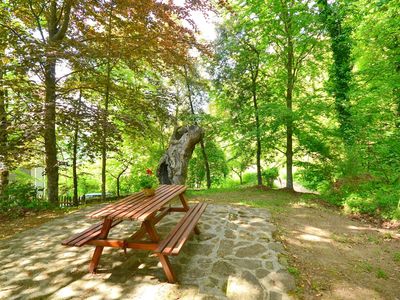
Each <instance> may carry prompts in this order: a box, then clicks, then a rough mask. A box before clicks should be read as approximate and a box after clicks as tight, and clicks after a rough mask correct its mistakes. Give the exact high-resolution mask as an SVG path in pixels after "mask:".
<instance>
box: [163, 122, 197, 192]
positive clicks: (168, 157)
mask: <svg viewBox="0 0 400 300" xmlns="http://www.w3.org/2000/svg"><path fill="white" fill-rule="evenodd" d="M202 137H203V130H202V129H201V128H200V127H199V126H197V125H192V126H183V127H178V128H175V130H174V133H173V134H172V137H171V140H170V142H169V146H168V149H167V151H166V153H165V154H164V155H163V157H162V158H161V160H160V163H159V165H158V168H157V176H158V179H159V181H160V183H161V184H185V182H186V178H187V170H188V165H189V160H190V158H191V157H192V154H193V150H194V148H195V146H196V144H197V143H198V142H200V140H201V138H202Z"/></svg>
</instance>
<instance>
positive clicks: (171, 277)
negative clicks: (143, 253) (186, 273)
mask: <svg viewBox="0 0 400 300" xmlns="http://www.w3.org/2000/svg"><path fill="white" fill-rule="evenodd" d="M157 256H158V258H159V259H160V262H161V265H162V267H163V269H164V272H165V275H166V276H167V279H168V282H169V283H175V282H176V276H175V274H174V270H173V269H172V266H171V263H170V262H169V259H168V257H167V256H165V255H163V254H157Z"/></svg>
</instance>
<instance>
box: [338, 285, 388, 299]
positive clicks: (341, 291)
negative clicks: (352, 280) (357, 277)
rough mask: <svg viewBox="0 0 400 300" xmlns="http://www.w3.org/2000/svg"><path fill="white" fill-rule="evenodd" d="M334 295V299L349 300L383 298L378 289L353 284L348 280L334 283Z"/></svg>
mask: <svg viewBox="0 0 400 300" xmlns="http://www.w3.org/2000/svg"><path fill="white" fill-rule="evenodd" d="M332 296H333V297H332V298H333V299H347V300H359V299H374V300H378V299H383V298H382V297H381V296H380V295H379V294H378V293H377V292H376V291H374V290H372V289H369V288H365V287H361V286H357V285H351V284H349V283H348V282H336V283H333V286H332Z"/></svg>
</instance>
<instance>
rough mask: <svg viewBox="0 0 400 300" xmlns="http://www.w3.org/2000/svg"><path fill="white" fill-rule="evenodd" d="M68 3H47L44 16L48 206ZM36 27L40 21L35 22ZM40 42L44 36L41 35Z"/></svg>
mask: <svg viewBox="0 0 400 300" xmlns="http://www.w3.org/2000/svg"><path fill="white" fill-rule="evenodd" d="M71 7H72V1H71V0H65V1H64V2H63V3H62V5H60V6H57V1H55V0H53V1H50V5H49V8H50V10H49V12H48V14H47V16H46V19H47V29H48V38H47V46H48V51H47V53H46V58H45V62H44V78H45V81H44V85H45V89H46V95H45V101H44V148H45V155H46V175H47V198H48V200H49V202H50V203H52V204H54V205H58V161H57V144H56V64H57V52H56V50H57V49H59V48H60V42H61V41H62V40H63V39H64V37H65V33H66V31H67V29H68V25H69V18H70V13H71ZM37 21H38V24H40V20H37ZM43 42H45V41H44V36H43Z"/></svg>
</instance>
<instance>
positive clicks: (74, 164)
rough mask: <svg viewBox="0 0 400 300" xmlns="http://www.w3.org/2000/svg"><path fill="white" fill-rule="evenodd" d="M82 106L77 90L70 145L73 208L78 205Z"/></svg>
mask: <svg viewBox="0 0 400 300" xmlns="http://www.w3.org/2000/svg"><path fill="white" fill-rule="evenodd" d="M81 104H82V90H81V89H80V90H79V96H78V104H77V107H76V109H75V128H74V138H73V142H72V143H73V145H72V179H73V189H74V196H73V203H74V206H78V205H79V198H78V170H77V169H78V166H77V164H78V142H79V129H80V128H79V122H80V110H81Z"/></svg>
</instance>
